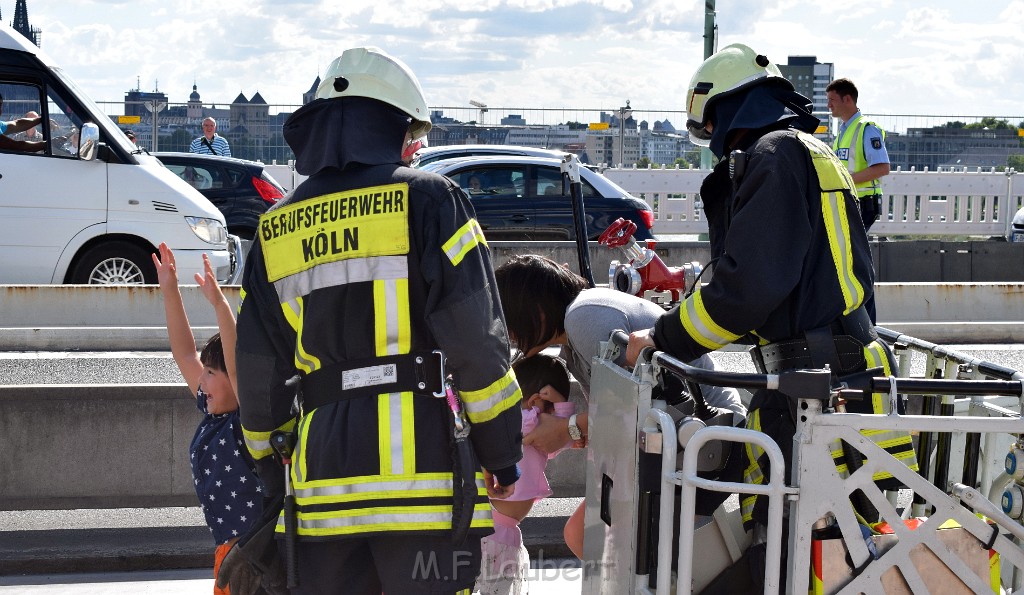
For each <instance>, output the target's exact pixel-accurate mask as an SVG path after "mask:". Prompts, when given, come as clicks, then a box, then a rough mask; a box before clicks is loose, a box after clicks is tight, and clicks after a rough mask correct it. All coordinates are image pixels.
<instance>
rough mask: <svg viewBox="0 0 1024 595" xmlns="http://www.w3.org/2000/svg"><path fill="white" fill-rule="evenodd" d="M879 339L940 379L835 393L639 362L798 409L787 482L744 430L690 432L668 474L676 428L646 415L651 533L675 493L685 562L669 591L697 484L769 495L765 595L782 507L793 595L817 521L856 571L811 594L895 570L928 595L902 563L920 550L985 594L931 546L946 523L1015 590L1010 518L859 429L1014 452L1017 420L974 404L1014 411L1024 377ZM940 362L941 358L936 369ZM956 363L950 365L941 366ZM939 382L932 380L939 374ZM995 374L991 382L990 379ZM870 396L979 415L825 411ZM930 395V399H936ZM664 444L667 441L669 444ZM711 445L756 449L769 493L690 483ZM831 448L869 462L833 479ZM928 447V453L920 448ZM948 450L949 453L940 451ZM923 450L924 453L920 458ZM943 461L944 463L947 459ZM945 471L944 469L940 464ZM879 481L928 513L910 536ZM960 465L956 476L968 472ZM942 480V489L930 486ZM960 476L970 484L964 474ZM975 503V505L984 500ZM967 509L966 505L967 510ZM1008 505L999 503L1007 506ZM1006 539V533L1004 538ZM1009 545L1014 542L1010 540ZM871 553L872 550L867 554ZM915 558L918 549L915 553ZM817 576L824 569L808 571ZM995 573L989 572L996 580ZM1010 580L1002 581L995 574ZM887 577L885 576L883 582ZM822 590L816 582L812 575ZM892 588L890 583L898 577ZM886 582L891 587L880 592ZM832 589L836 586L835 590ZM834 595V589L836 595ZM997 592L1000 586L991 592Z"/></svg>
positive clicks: (663, 520) (890, 380) (1017, 560)
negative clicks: (657, 476) (655, 439)
mask: <svg viewBox="0 0 1024 595" xmlns="http://www.w3.org/2000/svg"><path fill="white" fill-rule="evenodd" d="M880 334H881V335H882V336H883V339H886V340H888V341H890V342H892V343H893V344H894V346H896V347H898V348H897V350H896V351H897V352H901V351H902V352H903V353H902V355H903V356H904V357H907V353H908V352H907V350H908V349H911V348H912V349H914V350H917V351H920V352H922V353H924V352H927V353H928V354H930V357H931V358H933V360H934V361H931V362H930V363H929V366H930V367H931V368H932V369H933V370H941V371H942V374H943V375H950V376H953V377H949V378H947V377H941V376H936V377H933V378H908V377H902V378H899V377H895V376H889V377H872V376H871V375H860V376H855V377H854V378H852V379H844V380H846V382H844V383H842V384H840V385H839V386H836V387H833V386H831V382H830V375H829V373H828V371H827V370H792V371H788V372H783V373H781V374H739V373H732V372H723V371H712V370H706V369H702V368H695V367H692V366H689V365H687V364H684V363H682V362H679V361H678V360H675V359H674V358H672V357H671V356H668V355H667V354H664V353H661V352H650V351H648V352H646V353H645V354H643V355H642V356H641V359H642V360H645V361H644V362H638V366H641V365H642V364H643V363H647V364H650V366H652V367H653V368H654V370H655V374H661V373H664V372H665V371H667V372H669V373H672V374H676V375H679V376H680V377H683V378H686V379H689V380H692V381H694V382H696V383H699V384H704V385H717V386H731V387H737V388H748V389H769V390H776V391H779V392H780V393H782V394H784V395H786V396H787V398H792V399H794V400H795V401H796V434H795V437H794V443H793V444H794V455H793V460H792V466H793V468H792V470H791V473H792V480H791V483H792V485H790V486H786V485H784V484H783V483H782V479H781V478H782V477H784V476H785V474H784V473H779V472H778V469H780V468H781V466H782V455H781V451H780V450H779V448H778V446H777V445H775V444H774V442H773V441H772V440H771V439H770V438H769V437H768V436H767V435H765V434H762V433H760V432H755V431H751V430H743V429H739V428H730V427H707V428H703V429H700V430H697V432H696V433H695V434H693V435H692V437H690V438H689V440H688V441H687V442H686V444H685V448H684V451H683V468H682V470H681V471H677V470H676V462H677V459H676V452H674V449H673V448H671V445H672V444H674V439H675V428H676V426H675V424H674V422H673V420H672V418H671V417H670V416H669V415H668V414H667V413H665V412H664V411H660V410H659V409H658V408H657V407H654V406H652V408H651V409H650V410H649V411H648V412H647V414H646V415H647V419H648V420H649V421H652V422H653V424H654V425H656V426H657V428H658V429H659V431H660V432H661V433H662V442H661V448H660V451H661V453H662V465H661V467H662V481H663V482H664V483H663V487H662V490H661V504H662V505H661V511H660V517H659V532H660V535H661V536H668V535H672V521H673V513H674V511H675V507H674V488H675V486H681V488H682V496H681V508H680V511H679V513H680V534H679V538H678V547H679V551H680V552H681V553H682V554H681V555H680V556H679V558H680V559H679V560H678V562H677V568H676V570H677V585H676V592H677V593H689V592H690V591H691V581H692V577H693V573H692V561H691V560H690V556H691V555H692V552H693V529H694V521H693V517H694V512H695V502H696V489H697V488H698V487H700V488H703V489H707V490H714V491H728V492H737V493H743V494H757V495H767V496H768V497H769V520H768V523H769V526H768V533H769V536H768V543H767V546H768V549H767V552H766V576H765V585H764V587H765V592H769V593H774V592H776V591H777V589H778V585H779V582H778V581H779V573H780V570H781V559H782V556H781V553H782V545H783V544H782V537H781V523H782V518H783V512H782V511H783V508H784V507H785V506H787V505H788V507H789V529H790V530H789V535H790V537H789V548H788V572H787V576H788V580H787V583H788V584H787V591H789V592H794V593H804V592H808V589H809V587H811V584H810V581H811V576H812V575H811V549H812V533H811V528H812V526H819V525H821V524H822V523H823V522H824V523H825V524H829V525H831V526H833V528H835V529H838V532H839V534H840V535H841V536H842V538H843V543H844V545H845V548H846V550H847V552H848V555H849V558H850V560H851V561H852V562H853V572H852V573H851V574H852V576H851V577H843V580H845V581H846V582H845V584H841V583H834V584H833V585H832V591H829V590H828V589H827V588H824V590H822V589H823V585H821V584H818V585H816V587H817V588H818V589H817V592H841V593H846V592H850V593H857V592H867V593H871V592H882V590H883V587H882V585H883V584H891V581H892V580H894V579H893V575H892V574H886V573H888V572H889V571H890V570H891V569H893V568H896V569H897V571H898V573H899V575H901V576H902V580H903V582H902V583H900V584H903V585H904V586H905V588H909V590H910V591H911V592H913V593H925V592H928V586H927V583H928V582H929V581H934V580H935V578H934V577H928V579H927V580H926V579H925V578H923V577H922V575H921V573H920V572H919V571H918V569H917V568H916V567H915V564H914V561H913V560H912V559H911V550H914V548H916V547H918V546H923V547H925V548H927V550H929V551H930V552H931V554H933V555H934V557H935V558H937V559H938V561H939V562H940V563H941V565H942V566H944V567H945V568H947V569H949V570H950V571H951V572H952V575H951V576H953V577H954V578H955V579H959V580H960V581H962V582H963V584H964V585H965V587H966V588H967V589H970V590H971V591H973V592H982V591H986V590H988V591H990V592H991V590H992V584H991V582H989V583H986V581H985V579H984V578H983V577H982V576H980V574H979V573H978V572H976V571H974V570H972V569H971V568H969V567H968V566H967V564H966V563H965V562H964V561H963V560H961V558H960V557H958V555H957V554H956V553H954V552H953V551H951V549H950V547H948V546H947V545H945V544H944V543H943V541H941V540H940V539H939V535H938V532H939V530H940V528H942V526H943V523H945V522H946V521H950V520H951V521H955V523H956V524H957V525H958V527H960V528H962V530H963V531H966V532H967V533H969V534H970V535H973V536H974V538H976V540H977V541H978V542H980V544H982V546H983V547H985V548H987V549H990V550H994V551H995V552H998V554H999V556H1000V558H999V561H1000V562H1001V563H1003V564H1008V565H1009V566H1010V567H1012V568H1013V569H1015V571H1016V572H1015V573H1014V575H1015V576H1013V577H1012V578H1010V580H1009V581H1008V582H1010V583H1011V584H1013V586H1015V587H1019V586H1020V579H1019V576H1020V571H1021V570H1022V569H1024V551H1022V549H1021V547H1020V545H1019V541H1020V538H1021V536H1024V529H1022V528H1021V526H1020V524H1019V522H1018V519H1015V518H1012V517H1011V516H1009V515H1007V514H1006V513H1005V512H1003V511H1002V510H999V508H998V507H996V506H995V505H994V504H992V503H991V502H988V501H987V500H985V499H984V497H983V495H982V493H981V492H979V491H978V490H977V489H975V486H974V485H966V483H960V482H957V483H948V482H947V481H946V477H948V474H947V475H945V476H942V475H940V477H939V478H935V477H932V478H931V479H929V478H928V477H926V476H922V475H919V474H918V473H915V472H914V471H913V470H911V468H909V467H907V466H906V464H904V463H903V462H901V461H899V460H897V459H896V458H895V457H893V456H892V455H891V454H889V453H888V452H886V451H885V450H883V448H881V447H880V446H879V445H877V444H875V443H874V442H873V441H872V440H871V439H870V438H868V437H865V435H864V434H863V433H862V431H864V430H881V431H893V432H909V431H915V432H921V433H922V434H927V433H932V434H937V435H939V436H942V435H948V434H949V433H950V432H963V433H966V434H967V435H968V436H970V435H974V434H977V435H979V436H980V435H982V434H985V435H989V434H1007V435H1011V436H1016V437H1017V444H1018V445H1019V444H1021V443H1022V441H1021V435H1022V434H1024V422H1022V420H1021V417H1020V415H1019V414H1018V413H1016V412H1014V411H1012V410H1009V409H1007V408H1005V407H999V406H990V405H987V404H986V403H985V400H984V399H983V397H986V396H990V395H1006V396H1010V397H1013V398H1014V399H1016V400H1017V402H1018V403H1019V401H1020V399H1021V397H1022V395H1024V375H1022V374H1021V373H1020V372H1018V371H1016V370H1012V369H1008V368H1004V367H1002V366H997V365H995V364H991V363H988V362H981V361H977V360H972V361H960V360H962V359H965V358H963V357H962V356H960V355H959V354H955V353H954V352H950V351H948V350H945V351H943V350H942V348H941V347H940V346H936V345H933V344H926V343H925V342H921V341H917V340H915V339H913V338H911V337H906V336H902V335H896V334H895V333H891V332H890V331H887V330H885V329H881V330H880ZM625 338H626V337H625V334H624V333H616V334H615V335H613V337H612V341H611V342H613V343H619V344H622V342H623V341H624V340H625ZM939 360H942V361H941V362H940V361H939ZM949 362H955V363H949ZM907 366H908V363H907V362H905V361H904V360H902V359H901V360H900V369H901V371H902V372H903V373H908V372H909V369H908V367H907ZM950 368H952V369H953V370H954V371H956V370H959V371H960V372H961V373H962V374H963V375H970V377H968V378H958V377H955V376H956V375H955V374H950V373H949V372H948V370H949V369H950ZM936 374H937V373H936ZM993 377H995V378H993ZM873 393H882V394H883V395H888V396H889V399H890V401H891V402H892V404H893V405H895V402H896V400H897V399H899V398H900V395H907V394H920V395H963V396H968V397H971V398H972V399H971V404H972V405H976V407H974V409H973V410H972V411H974V412H977V413H979V415H969V416H963V415H953V412H952V411H948V410H947V411H946V412H945V413H947V414H948V415H938V416H936V415H899V414H897V413H896V411H897V408H896V407H895V406H893V407H891V411H892V413H890V414H889V415H871V414H855V413H836V412H834V411H833V410H832V409H831V406H832V403H833V398H834V397H837V396H839V395H842V396H844V397H846V398H857V397H860V398H864V397H868V398H870V395H871V394H873ZM933 398H934V397H933ZM669 436H671V437H672V439H671V440H670V439H668V437H669ZM714 440H723V441H739V442H745V443H748V444H752V445H756V446H758V447H760V448H762V449H763V450H764V452H765V453H766V454H767V457H768V459H769V461H770V473H771V477H772V480H771V481H770V482H769V483H768V484H767V485H753V484H738V483H732V482H724V481H715V480H710V479H705V478H701V477H699V476H698V475H697V473H696V470H697V456H698V454H699V453H700V449H701V447H702V446H703V445H704V444H706V443H708V442H711V441H714ZM838 441H842V442H845V443H846V444H847V445H849V446H850V447H852V448H853V449H854V450H855V451H858V452H859V453H860V454H861V455H862V456H864V457H865V458H866V460H865V461H864V463H863V465H862V466H861V467H860V468H858V469H857V470H855V471H853V472H852V473H850V474H849V475H848V476H847V477H845V478H844V477H841V476H840V475H839V473H838V470H837V468H836V464H835V462H834V460H833V458H832V452H833V451H834V450H835V448H836V445H837V444H839V442H838ZM928 448H929V449H931V448H932V447H931V446H929V447H928ZM947 451H948V447H947ZM928 454H929V453H923V455H922V456H924V457H926V456H928ZM947 460H948V459H947ZM940 463H942V464H943V465H946V462H945V461H941V460H940ZM883 471H884V472H888V473H889V474H891V475H892V476H893V477H895V478H896V479H897V480H898V481H899V482H900V483H902V484H903V485H905V486H906V487H908V488H910V489H911V490H912V491H913V492H914V494H915V495H918V496H920V498H921V499H923V501H924V502H927V503H928V504H930V506H931V508H932V511H931V515H930V517H929V518H928V519H927V520H924V521H923V522H921V524H920V526H918V527H917V528H916V529H915V530H911V529H910V528H908V527H907V526H905V525H904V515H901V514H900V513H899V512H898V511H897V510H896V508H895V506H894V505H893V504H892V503H890V502H889V500H887V499H886V497H885V495H884V494H883V493H882V491H881V490H880V489H879V488H878V486H877V485H876V484H875V481H874V479H873V477H874V476H875V475H876V474H877V473H880V472H883ZM968 471H969V470H967V469H966V468H965V472H968ZM939 479H941V480H942V483H941V484H940V483H939V481H938V480H939ZM967 479H970V478H969V477H968V478H967ZM857 491H859V492H861V494H862V495H863V496H864V497H865V498H866V499H867V500H868V501H869V502H870V503H871V504H872V505H873V506H874V507H875V508H876V509H877V511H878V513H879V516H880V518H881V519H882V520H884V521H885V522H887V523H888V525H889V526H890V527H891V529H892V531H893V533H894V534H895V539H896V541H895V543H894V544H889V547H888V549H885V550H884V551H881V553H879V552H878V551H872V550H870V549H869V543H870V542H871V539H869V540H868V541H867V542H866V541H865V537H864V535H863V534H862V529H861V524H860V523H859V522H858V519H857V517H856V516H855V515H854V509H853V507H852V506H851V504H850V497H851V496H852V495H853V494H854V493H855V492H857ZM983 500H984V501H983ZM968 506H970V507H971V508H968ZM1004 508H1005V506H1004ZM976 512H977V513H984V514H986V516H987V517H988V522H986V521H985V520H982V519H981V518H979V517H978V516H977V515H976ZM1004 532H1005V533H1007V534H1008V535H1009V536H1010V537H1008V536H1007V535H1004ZM1011 537H1014V538H1017V541H1016V542H1015V541H1014V540H1012V539H1011ZM871 547H873V546H871ZM918 549H920V548H918ZM671 555H672V548H671V540H670V539H665V538H662V539H661V540H660V541H659V547H658V560H659V563H658V574H657V589H658V593H667V592H669V588H670V584H671V575H670V570H671ZM817 570H818V572H819V573H820V571H821V569H820V568H818V569H817ZM997 574H998V573H997ZM1008 574H1009V573H1006V572H1004V573H1003V576H1004V577H1005V576H1008ZM883 575H885V578H883ZM816 580H817V581H818V582H819V583H820V582H821V578H820V576H817V577H816ZM895 580H897V581H899V579H898V578H897V579H895ZM883 581H890V582H889V583H885V582H883ZM837 584H839V586H838V587H837V586H836V585H837ZM836 588H838V589H839V591H835V589H836ZM997 588H998V585H997Z"/></svg>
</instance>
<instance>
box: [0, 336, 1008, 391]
mask: <svg viewBox="0 0 1024 595" xmlns="http://www.w3.org/2000/svg"><path fill="white" fill-rule="evenodd" d="M949 347H950V348H951V349H953V350H954V351H958V352H961V353H963V354H965V355H968V356H970V357H973V358H977V359H981V360H987V361H990V362H992V363H995V364H999V365H1002V366H1006V367H1009V368H1014V369H1017V370H1024V343H1019V344H1012V345H952V346H949ZM712 358H713V359H714V360H715V362H716V364H718V366H719V367H721V368H723V369H725V370H729V371H734V372H753V371H754V368H753V365H752V364H751V363H750V357H749V356H748V355H747V354H746V353H745V352H744V351H741V350H739V348H738V347H736V348H729V349H728V350H725V351H721V352H716V353H713V354H712ZM924 366H925V361H924V358H923V357H917V358H915V360H914V365H913V366H912V367H911V373H912V374H921V373H923V372H924ZM154 382H183V380H182V378H181V375H180V374H179V373H178V368H177V366H176V365H175V364H174V360H173V359H171V355H170V353H167V352H139V351H134V352H132V351H125V352H0V385H7V384H120V383H124V384H131V383H154Z"/></svg>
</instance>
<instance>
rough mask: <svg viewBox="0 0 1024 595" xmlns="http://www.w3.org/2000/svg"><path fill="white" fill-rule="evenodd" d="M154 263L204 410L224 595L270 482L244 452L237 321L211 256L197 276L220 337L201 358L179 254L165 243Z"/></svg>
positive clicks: (174, 338)
mask: <svg viewBox="0 0 1024 595" xmlns="http://www.w3.org/2000/svg"><path fill="white" fill-rule="evenodd" d="M153 265H154V266H156V271H157V279H158V281H159V283H160V293H161V294H162V295H163V298H164V313H165V314H166V316H167V335H168V337H169V338H170V343H171V355H172V356H173V357H174V362H175V363H176V364H178V370H180V371H181V375H182V376H183V377H184V378H185V382H186V383H187V384H188V390H189V392H190V393H191V394H194V395H195V399H196V406H197V407H198V408H199V410H200V411H202V412H203V419H202V421H200V422H199V427H198V428H196V433H195V436H193V437H192V444H191V446H190V447H189V453H190V462H191V465H192V480H193V482H194V483H195V488H196V496H198V497H199V506H200V507H201V508H202V510H203V515H204V516H205V517H206V524H207V525H208V526H209V527H210V531H211V532H212V533H213V539H214V541H215V542H216V544H217V549H216V551H215V552H214V561H213V578H214V589H213V592H214V593H215V594H218V595H220V594H225V593H228V590H227V589H218V588H217V587H216V579H217V573H218V572H219V570H220V564H221V562H222V561H223V559H224V556H225V555H227V552H228V550H229V549H231V546H232V544H234V542H235V541H236V540H237V539H238V538H239V537H241V536H242V535H245V534H246V533H247V532H248V531H249V527H250V526H251V525H252V523H253V522H254V521H255V520H256V519H258V518H259V516H260V512H261V510H262V508H263V485H262V484H261V483H260V480H259V478H258V477H257V476H256V465H255V464H254V463H253V461H252V458H251V456H250V455H249V451H248V449H246V447H245V442H244V438H243V436H242V423H241V421H239V417H238V397H237V394H238V381H237V378H236V376H235V337H236V335H235V317H234V313H233V312H232V311H231V305H230V304H229V303H228V300H227V298H226V297H224V293H223V292H222V291H221V289H220V286H219V285H217V278H216V277H215V276H214V274H213V268H212V267H211V266H210V259H209V258H208V257H207V256H206V255H205V254H204V255H203V265H204V268H205V274H204V275H200V274H199V273H196V276H195V279H196V283H198V284H199V287H200V288H201V289H202V292H203V295H204V296H205V297H206V299H207V300H208V301H209V302H210V304H211V305H212V306H213V309H214V311H215V312H216V314H217V326H218V328H219V330H220V332H219V333H217V334H215V335H214V336H212V337H210V340H209V341H207V342H206V345H205V346H204V347H203V349H202V352H199V353H197V352H196V339H195V336H194V335H193V334H192V327H190V326H189V323H188V316H187V315H186V314H185V306H184V304H183V302H182V300H181V292H180V291H179V290H178V273H177V269H176V267H175V264H174V253H173V252H171V249H170V248H168V247H167V245H166V244H163V243H161V244H160V255H159V257H157V255H156V254H153Z"/></svg>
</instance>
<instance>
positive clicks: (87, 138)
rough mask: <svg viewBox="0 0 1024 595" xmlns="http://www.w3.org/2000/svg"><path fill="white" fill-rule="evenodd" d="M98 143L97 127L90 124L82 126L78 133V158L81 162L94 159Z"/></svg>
mask: <svg viewBox="0 0 1024 595" xmlns="http://www.w3.org/2000/svg"><path fill="white" fill-rule="evenodd" d="M99 141H100V129H99V127H98V126H96V124H93V123H92V122H87V123H85V124H82V130H81V131H80V132H79V133H78V158H79V159H81V160H83V161H92V160H93V159H95V158H96V149H97V147H98V145H99Z"/></svg>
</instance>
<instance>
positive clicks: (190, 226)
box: [0, 23, 239, 284]
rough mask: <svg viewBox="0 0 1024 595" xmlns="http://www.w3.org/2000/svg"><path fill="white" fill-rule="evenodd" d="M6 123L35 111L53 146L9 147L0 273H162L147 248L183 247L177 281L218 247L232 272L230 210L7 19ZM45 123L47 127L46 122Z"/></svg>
mask: <svg viewBox="0 0 1024 595" xmlns="http://www.w3.org/2000/svg"><path fill="white" fill-rule="evenodd" d="M0 95H2V96H3V104H2V106H0V121H2V122H11V121H13V120H16V119H18V118H21V117H23V116H24V115H25V114H26V113H27V112H30V111H32V112H36V113H37V114H40V115H41V116H42V117H43V122H48V123H49V125H48V126H47V125H43V126H37V127H36V128H35V129H33V130H31V131H28V132H23V133H20V134H33V135H41V137H37V138H41V139H42V140H44V141H46V149H45V150H44V151H41V152H36V153H27V152H19V151H13V150H7V151H4V150H0V283H2V284H49V283H58V284H59V283H92V284H123V283H156V282H157V279H156V270H155V269H154V267H153V263H152V260H151V258H150V254H151V253H152V252H155V251H156V247H157V246H158V245H159V244H160V242H166V243H167V245H168V246H170V247H171V249H173V250H174V252H175V260H176V261H177V270H178V279H180V280H182V281H184V282H188V281H189V280H191V279H192V274H193V273H195V272H201V271H202V268H203V265H202V254H203V253H206V254H209V256H210V262H211V264H212V265H213V266H214V269H215V272H216V275H217V279H218V280H219V281H221V282H228V281H231V280H232V274H233V272H234V270H233V269H234V268H236V267H237V266H238V264H239V263H237V260H236V257H235V255H233V254H231V253H229V250H228V235H227V231H226V227H225V225H224V216H223V215H222V214H221V212H220V211H218V210H217V209H216V208H215V207H214V206H213V205H212V204H211V203H210V201H209V200H207V199H206V198H205V197H204V196H203V195H202V194H200V193H199V192H198V191H197V190H196V189H195V188H193V187H191V186H189V185H188V184H187V183H185V182H184V181H183V180H181V178H179V177H178V176H176V175H174V174H173V173H172V172H171V171H170V170H169V169H167V168H166V167H164V166H163V165H162V164H161V163H160V162H159V161H157V159H156V158H155V157H153V156H151V155H149V154H148V153H146V152H144V151H142V150H140V149H138V148H136V146H135V145H134V144H133V143H132V142H131V141H129V140H128V138H127V137H126V136H125V135H124V133H123V132H121V130H120V129H119V128H118V127H117V126H116V125H115V124H114V123H113V121H111V120H110V118H109V117H108V116H106V115H105V114H104V113H103V111H102V110H101V109H100V108H99V107H98V106H97V105H96V104H95V103H94V102H93V101H92V100H91V99H89V98H88V97H87V96H86V95H85V94H84V93H83V92H82V91H81V90H80V89H79V88H78V87H77V86H76V85H75V83H74V82H72V81H71V79H69V78H68V77H67V75H66V74H64V72H63V71H62V70H61V68H60V67H58V66H57V65H56V64H55V63H54V62H53V61H52V60H51V59H50V58H49V57H47V56H46V54H45V53H43V52H41V51H40V50H39V49H38V48H37V47H36V46H35V45H33V44H32V43H30V42H29V41H28V40H26V39H25V38H24V37H22V36H21V34H19V33H17V32H15V31H14V30H13V29H12V28H10V27H9V26H7V25H4V24H3V23H0ZM40 128H42V130H40Z"/></svg>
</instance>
